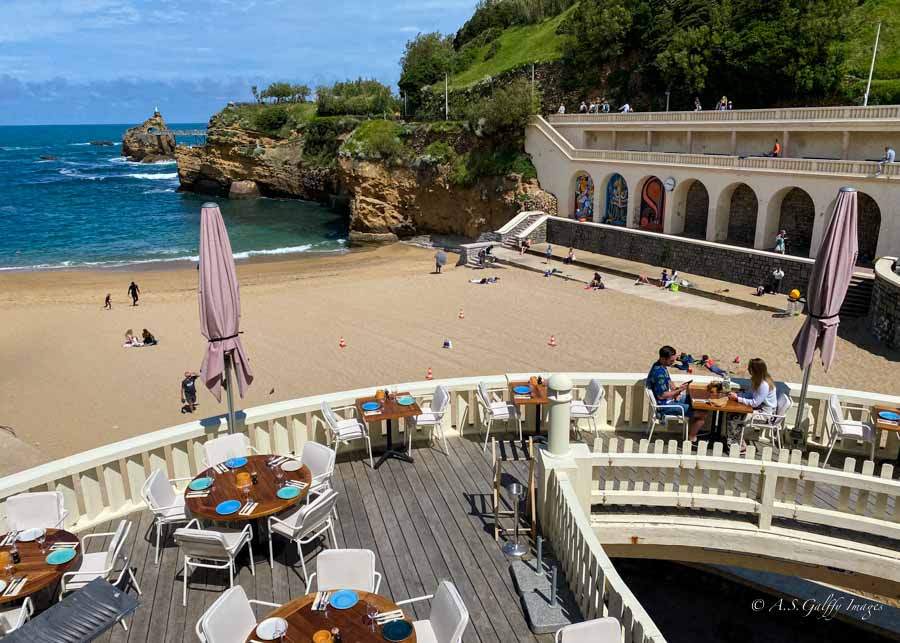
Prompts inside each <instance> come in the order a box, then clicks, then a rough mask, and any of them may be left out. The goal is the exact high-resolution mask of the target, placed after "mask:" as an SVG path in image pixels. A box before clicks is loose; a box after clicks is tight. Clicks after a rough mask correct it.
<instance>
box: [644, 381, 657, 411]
mask: <svg viewBox="0 0 900 643" xmlns="http://www.w3.org/2000/svg"><path fill="white" fill-rule="evenodd" d="M644 395H646V396H647V401H648V402H650V412H651V413H656V412H657V411H658V410H659V403H658V402H657V401H656V394H655V393H654V392H653V391H652V390H650V387H649V386H646V387H644Z"/></svg>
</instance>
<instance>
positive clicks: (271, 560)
mask: <svg viewBox="0 0 900 643" xmlns="http://www.w3.org/2000/svg"><path fill="white" fill-rule="evenodd" d="M269 567H271V568H272V569H275V556H274V555H273V554H272V529H271V528H270V529H269Z"/></svg>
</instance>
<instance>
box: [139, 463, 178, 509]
mask: <svg viewBox="0 0 900 643" xmlns="http://www.w3.org/2000/svg"><path fill="white" fill-rule="evenodd" d="M141 496H142V497H143V498H144V502H146V503H147V506H148V507H149V508H150V511H155V510H156V509H158V508H160V507H171V506H172V505H174V504H175V490H174V489H173V488H172V484H171V483H170V482H169V481H168V479H167V478H166V477H165V476H164V475H163V472H162V471H160V470H159V469H154V470H153V471H151V472H150V477H149V478H147V481H146V482H145V483H144V486H143V488H142V489H141Z"/></svg>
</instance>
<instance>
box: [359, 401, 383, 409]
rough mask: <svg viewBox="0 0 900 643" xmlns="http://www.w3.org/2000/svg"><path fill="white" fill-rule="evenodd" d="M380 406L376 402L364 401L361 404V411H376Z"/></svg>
mask: <svg viewBox="0 0 900 643" xmlns="http://www.w3.org/2000/svg"><path fill="white" fill-rule="evenodd" d="M380 408H381V404H379V403H378V402H364V403H363V405H362V410H363V411H377V410H378V409H380Z"/></svg>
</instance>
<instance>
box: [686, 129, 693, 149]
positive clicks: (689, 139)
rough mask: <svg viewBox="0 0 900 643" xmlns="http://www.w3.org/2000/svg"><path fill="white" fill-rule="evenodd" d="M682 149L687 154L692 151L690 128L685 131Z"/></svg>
mask: <svg viewBox="0 0 900 643" xmlns="http://www.w3.org/2000/svg"><path fill="white" fill-rule="evenodd" d="M684 138H685V140H684V149H685V150H687V153H688V154H693V153H694V133H693V132H692V131H691V130H688V131H687V132H685V135H684Z"/></svg>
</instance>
